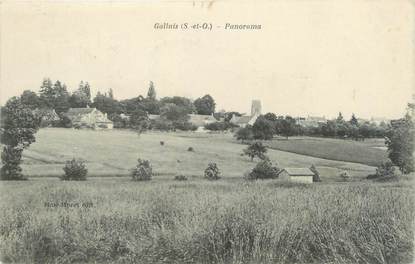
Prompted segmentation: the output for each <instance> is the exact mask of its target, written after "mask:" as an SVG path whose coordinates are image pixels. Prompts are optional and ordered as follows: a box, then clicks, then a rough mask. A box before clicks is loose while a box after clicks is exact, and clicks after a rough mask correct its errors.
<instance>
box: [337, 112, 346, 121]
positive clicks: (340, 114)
mask: <svg viewBox="0 0 415 264" xmlns="http://www.w3.org/2000/svg"><path fill="white" fill-rule="evenodd" d="M336 122H337V123H342V122H344V118H343V115H342V112H339V115H338V116H337V118H336Z"/></svg>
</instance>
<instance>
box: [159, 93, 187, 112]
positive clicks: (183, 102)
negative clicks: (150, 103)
mask: <svg viewBox="0 0 415 264" xmlns="http://www.w3.org/2000/svg"><path fill="white" fill-rule="evenodd" d="M160 103H161V107H163V106H165V105H166V104H175V105H176V106H178V107H180V108H182V109H183V110H184V111H185V112H186V113H187V114H191V113H194V112H195V106H194V104H193V103H192V101H190V99H188V98H186V97H181V96H173V97H164V98H162V99H161V100H160ZM160 111H161V110H160Z"/></svg>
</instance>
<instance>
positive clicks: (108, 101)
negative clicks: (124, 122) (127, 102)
mask: <svg viewBox="0 0 415 264" xmlns="http://www.w3.org/2000/svg"><path fill="white" fill-rule="evenodd" d="M92 107H95V108H96V109H98V110H100V111H101V112H103V113H107V114H108V115H112V114H120V113H122V112H123V109H122V105H121V104H120V102H118V101H117V100H115V99H114V95H113V92H112V90H109V92H108V95H107V94H101V93H100V92H98V93H97V95H96V96H95V97H94V102H93V103H92Z"/></svg>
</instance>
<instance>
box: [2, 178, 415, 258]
mask: <svg viewBox="0 0 415 264" xmlns="http://www.w3.org/2000/svg"><path fill="white" fill-rule="evenodd" d="M385 186H387V185H384V184H377V185H366V184H364V185H357V184H355V185H349V184H344V185H311V186H310V185H309V186H307V185H299V186H289V187H290V188H286V186H284V185H278V184H273V182H272V181H268V182H252V183H251V182H250V183H244V182H234V183H229V182H205V181H188V182H177V181H172V182H167V183H166V182H157V181H154V182H146V183H143V184H135V183H131V182H130V181H119V182H118V183H117V185H114V182H111V181H101V182H98V181H95V182H93V181H89V182H87V183H85V182H83V183H78V182H65V183H51V182H49V183H48V182H45V181H38V182H37V181H32V182H30V184H28V183H5V184H4V185H3V186H1V191H2V198H3V199H2V202H1V210H2V214H1V215H0V239H1V242H0V250H1V251H0V254H1V261H3V262H18V263H85V262H97V263H109V262H111V263H410V262H411V261H412V257H413V255H412V254H413V253H412V252H413V250H412V248H413V231H412V226H411V225H412V221H413V219H414V208H413V204H414V203H413V196H412V194H411V191H412V190H411V189H409V188H399V189H398V188H395V187H388V188H386V187H385ZM45 202H56V203H59V202H71V203H77V202H79V203H82V202H83V203H88V202H90V203H92V204H93V207H91V208H62V207H56V208H51V207H45V206H44V203H45Z"/></svg>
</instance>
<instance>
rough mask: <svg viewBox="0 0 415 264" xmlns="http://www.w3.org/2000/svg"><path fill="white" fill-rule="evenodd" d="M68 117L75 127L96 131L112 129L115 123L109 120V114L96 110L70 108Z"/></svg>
mask: <svg viewBox="0 0 415 264" xmlns="http://www.w3.org/2000/svg"><path fill="white" fill-rule="evenodd" d="M66 116H67V117H68V118H69V119H70V120H71V122H72V125H73V126H79V127H88V128H94V129H104V128H107V129H112V128H113V127H114V123H113V122H112V121H111V120H109V119H108V117H107V114H104V113H102V112H101V111H99V110H98V109H96V108H89V107H85V108H69V110H68V112H67V113H66Z"/></svg>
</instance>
